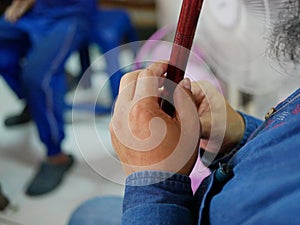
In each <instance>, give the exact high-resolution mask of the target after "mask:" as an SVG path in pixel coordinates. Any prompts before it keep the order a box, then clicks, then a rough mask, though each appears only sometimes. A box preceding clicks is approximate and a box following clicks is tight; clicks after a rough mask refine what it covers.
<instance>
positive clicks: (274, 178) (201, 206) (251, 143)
mask: <svg viewBox="0 0 300 225" xmlns="http://www.w3.org/2000/svg"><path fill="white" fill-rule="evenodd" d="M243 117H244V120H245V123H246V131H245V134H244V137H243V140H242V143H241V145H240V146H239V147H240V149H239V150H238V151H237V152H236V154H233V155H230V156H229V157H228V156H227V157H224V158H221V159H218V161H222V162H223V163H227V164H229V166H230V168H232V170H231V172H232V176H230V179H229V180H228V181H226V182H219V181H218V179H216V173H217V171H216V170H212V173H211V175H210V176H209V177H207V178H206V179H204V180H203V182H202V184H201V185H200V187H199V189H198V190H197V192H196V193H195V194H194V195H193V192H192V190H191V182H190V178H189V177H187V176H183V175H179V174H170V173H166V172H163V171H142V172H138V173H134V174H132V175H130V176H129V177H128V178H127V180H126V188H125V197H124V203H123V217H122V224H124V225H127V224H128V225H137V224H143V225H147V224H149V225H150V224H151V225H154V224H155V225H184V224H201V225H202V224H212V225H226V224H228V225H235V224H236V225H240V224H272V225H273V224H289V225H290V224H300V216H299V212H300V203H299V202H300V89H298V90H297V91H296V92H295V93H293V94H292V95H291V96H290V97H288V98H287V99H286V100H285V101H283V102H282V103H280V104H279V105H278V106H277V107H276V108H274V109H272V111H271V112H270V113H269V115H268V116H267V119H266V120H265V121H264V122H263V123H261V122H260V121H259V120H257V119H255V118H253V117H251V116H248V115H246V114H243Z"/></svg>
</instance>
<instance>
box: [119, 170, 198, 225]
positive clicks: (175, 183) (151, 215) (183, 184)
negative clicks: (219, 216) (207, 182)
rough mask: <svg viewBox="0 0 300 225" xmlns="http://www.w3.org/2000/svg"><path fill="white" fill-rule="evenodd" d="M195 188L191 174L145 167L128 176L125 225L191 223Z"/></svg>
mask: <svg viewBox="0 0 300 225" xmlns="http://www.w3.org/2000/svg"><path fill="white" fill-rule="evenodd" d="M192 209H193V192H192V189H191V182H190V178H189V177H187V176H183V175H179V174H172V173H168V172H161V171H142V172H137V173H134V174H131V175H130V176H129V177H128V178H127V179H126V187H125V196H124V201H123V216H122V224H123V225H140V224H143V225H153V224H156V225H185V224H186V225H191V224H196V223H195V221H194V217H193V213H192Z"/></svg>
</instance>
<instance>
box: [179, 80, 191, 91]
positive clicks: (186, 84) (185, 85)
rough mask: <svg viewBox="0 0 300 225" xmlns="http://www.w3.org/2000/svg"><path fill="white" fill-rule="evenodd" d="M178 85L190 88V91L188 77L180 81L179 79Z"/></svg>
mask: <svg viewBox="0 0 300 225" xmlns="http://www.w3.org/2000/svg"><path fill="white" fill-rule="evenodd" d="M179 85H180V86H181V87H184V88H186V89H188V90H190V91H191V89H192V84H191V80H190V79H189V78H184V79H183V80H182V81H180V83H179Z"/></svg>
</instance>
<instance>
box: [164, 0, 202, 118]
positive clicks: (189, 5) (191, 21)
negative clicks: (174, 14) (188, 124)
mask: <svg viewBox="0 0 300 225" xmlns="http://www.w3.org/2000/svg"><path fill="white" fill-rule="evenodd" d="M202 5H203V0H183V2H182V6H181V12H180V16H179V20H178V23H177V29H176V33H175V38H174V41H173V46H172V52H171V57H170V61H169V65H168V69H167V75H166V79H169V80H171V81H173V82H175V83H176V84H178V83H179V82H180V81H181V80H182V79H183V77H184V73H185V69H186V66H187V62H188V59H189V55H190V50H191V47H192V44H193V40H194V36H195V31H196V27H197V23H198V20H199V15H200V11H201V8H202ZM173 82H170V81H168V80H165V83H164V91H163V95H162V98H161V102H160V106H161V109H162V110H163V111H164V112H165V113H167V114H168V115H170V116H171V117H173V116H174V113H175V108H174V106H173V105H174V104H173V93H174V90H175V86H176V85H175V84H174V83H173ZM169 101H171V102H169Z"/></svg>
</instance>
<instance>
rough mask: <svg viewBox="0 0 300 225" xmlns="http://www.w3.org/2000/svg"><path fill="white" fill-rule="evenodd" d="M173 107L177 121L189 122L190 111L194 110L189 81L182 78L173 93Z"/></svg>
mask: <svg viewBox="0 0 300 225" xmlns="http://www.w3.org/2000/svg"><path fill="white" fill-rule="evenodd" d="M174 105H175V108H176V112H177V114H176V118H177V119H178V120H189V119H190V117H189V115H190V114H191V111H193V110H196V105H195V103H194V100H193V95H192V92H191V81H190V80H189V79H188V78H184V79H183V80H182V81H181V82H180V83H179V85H177V87H176V89H175V91H174Z"/></svg>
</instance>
